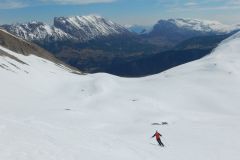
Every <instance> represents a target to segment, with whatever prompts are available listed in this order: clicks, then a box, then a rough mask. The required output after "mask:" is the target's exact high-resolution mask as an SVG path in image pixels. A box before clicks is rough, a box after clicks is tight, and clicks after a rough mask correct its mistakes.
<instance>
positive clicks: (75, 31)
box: [54, 15, 127, 41]
mask: <svg viewBox="0 0 240 160" xmlns="http://www.w3.org/2000/svg"><path fill="white" fill-rule="evenodd" d="M54 26H55V27H57V28H60V29H62V30H63V31H65V32H66V33H68V34H70V35H72V36H75V37H77V38H78V39H80V40H83V41H86V40H90V39H93V38H96V37H99V36H108V35H114V34H121V33H125V32H127V29H126V28H125V27H123V26H121V25H119V24H117V23H114V22H112V21H110V20H106V19H104V18H102V17H100V16H96V15H89V16H73V17H56V18H54Z"/></svg>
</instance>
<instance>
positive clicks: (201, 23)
mask: <svg viewBox="0 0 240 160" xmlns="http://www.w3.org/2000/svg"><path fill="white" fill-rule="evenodd" d="M161 21H164V20H160V21H159V22H161ZM167 21H168V22H170V23H172V24H175V25H177V26H178V27H181V28H185V29H190V30H194V31H201V32H217V33H228V32H231V31H234V30H236V29H238V28H239V27H237V26H231V25H226V24H222V23H220V22H218V21H211V20H200V19H183V18H177V19H168V20H167Z"/></svg>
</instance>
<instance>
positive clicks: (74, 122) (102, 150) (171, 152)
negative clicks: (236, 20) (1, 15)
mask: <svg viewBox="0 0 240 160" xmlns="http://www.w3.org/2000/svg"><path fill="white" fill-rule="evenodd" d="M2 51H4V52H7V53H8V54H10V55H12V56H15V57H16V58H17V59H18V60H21V61H22V62H24V63H20V62H19V61H16V60H14V59H11V58H9V57H7V56H4V55H1V54H0V76H1V80H0V88H1V92H0V97H1V98H0V159H1V160H81V159H83V160H96V159H98V160H99V159H100V160H157V159H158V160H159V159H164V160H239V157H240V152H239V149H240V140H239V138H238V137H239V133H240V125H239V122H240V108H239V107H240V100H239V98H240V33H237V34H236V35H234V36H233V37H231V38H230V39H228V40H225V41H224V42H222V44H220V46H219V47H218V48H217V49H216V50H215V51H213V53H212V54H211V55H209V56H207V57H205V58H203V59H201V60H198V61H194V62H191V63H188V64H185V65H182V66H179V67H176V68H173V69H171V70H168V71H166V72H163V73H161V74H158V75H154V76H150V77H145V78H136V79H125V78H119V77H115V76H111V75H108V74H92V75H77V74H72V73H70V72H69V70H67V68H64V67H59V66H57V65H55V64H54V63H52V62H49V61H47V60H44V59H41V58H39V57H35V56H23V55H19V54H16V53H13V52H11V51H9V50H7V49H5V48H3V47H0V53H1V52H2ZM161 122H167V123H168V125H152V123H161ZM156 129H157V130H159V131H160V133H161V134H162V135H163V137H162V141H163V143H164V144H165V145H166V147H165V148H161V147H159V146H158V145H157V143H156V141H155V139H151V136H152V135H153V134H154V132H155V130H156Z"/></svg>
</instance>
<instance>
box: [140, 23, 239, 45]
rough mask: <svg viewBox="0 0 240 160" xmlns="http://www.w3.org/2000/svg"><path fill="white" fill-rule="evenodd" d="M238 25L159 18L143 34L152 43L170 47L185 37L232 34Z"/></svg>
mask: <svg viewBox="0 0 240 160" xmlns="http://www.w3.org/2000/svg"><path fill="white" fill-rule="evenodd" d="M238 30H240V28H239V26H237V25H236V26H229V25H224V24H221V23H220V22H216V21H209V20H195V19H168V20H159V21H158V23H157V24H155V25H154V27H153V29H152V30H151V32H150V33H148V34H145V35H144V36H145V37H146V38H147V39H148V41H150V42H151V43H153V44H160V45H161V46H163V47H166V48H169V47H170V48H171V47H173V46H175V45H177V44H179V43H181V42H183V41H185V40H187V39H190V38H193V37H201V36H215V35H224V34H232V33H234V32H237V31H238Z"/></svg>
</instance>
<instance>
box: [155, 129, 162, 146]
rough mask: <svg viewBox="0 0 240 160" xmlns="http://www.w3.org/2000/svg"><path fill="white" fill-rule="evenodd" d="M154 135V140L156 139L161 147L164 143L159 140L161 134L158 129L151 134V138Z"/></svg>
mask: <svg viewBox="0 0 240 160" xmlns="http://www.w3.org/2000/svg"><path fill="white" fill-rule="evenodd" d="M155 136H156V140H157V142H158V143H159V145H160V146H161V147H164V144H163V143H162V141H161V139H160V137H161V136H162V135H161V134H160V133H159V132H158V131H156V133H155V134H154V135H153V136H152V138H153V137H155Z"/></svg>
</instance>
